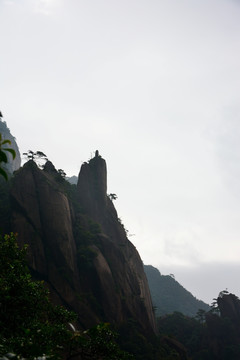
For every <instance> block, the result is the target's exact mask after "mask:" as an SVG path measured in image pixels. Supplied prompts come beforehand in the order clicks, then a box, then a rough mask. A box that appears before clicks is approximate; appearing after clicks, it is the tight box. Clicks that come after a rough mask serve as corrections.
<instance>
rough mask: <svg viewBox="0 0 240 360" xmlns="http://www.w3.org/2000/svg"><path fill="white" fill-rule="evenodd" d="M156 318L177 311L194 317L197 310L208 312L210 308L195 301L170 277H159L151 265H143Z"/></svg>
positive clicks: (201, 302)
mask: <svg viewBox="0 0 240 360" xmlns="http://www.w3.org/2000/svg"><path fill="white" fill-rule="evenodd" d="M144 271H145V273H146V276H147V279H148V284H149V288H150V292H151V296H152V302H153V306H154V307H155V313H156V316H162V315H165V314H171V313H173V312H174V311H179V312H181V313H183V314H184V315H187V316H195V315H196V313H197V311H198V310H199V309H203V310H205V311H208V310H209V309H210V307H209V306H208V305H207V304H205V303H204V302H203V301H201V300H198V299H196V298H195V297H194V296H193V295H192V294H191V293H190V292H189V291H187V290H186V289H185V288H184V287H183V286H182V285H180V284H179V283H178V282H177V281H176V280H175V279H174V278H173V277H171V276H170V275H161V274H160V272H159V270H158V269H156V268H155V267H153V266H151V265H144Z"/></svg>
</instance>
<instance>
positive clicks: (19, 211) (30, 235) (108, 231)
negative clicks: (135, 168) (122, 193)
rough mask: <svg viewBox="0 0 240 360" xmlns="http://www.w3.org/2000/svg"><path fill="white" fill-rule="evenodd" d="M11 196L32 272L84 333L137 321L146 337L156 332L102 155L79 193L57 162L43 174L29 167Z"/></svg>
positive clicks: (88, 167) (83, 174)
mask: <svg viewBox="0 0 240 360" xmlns="http://www.w3.org/2000/svg"><path fill="white" fill-rule="evenodd" d="M10 191H11V194H10V195H11V230H13V231H15V232H17V233H18V234H19V235H18V239H19V242H20V244H24V243H27V244H28V262H29V265H30V268H31V269H32V272H33V274H34V276H35V277H36V278H38V279H43V280H45V282H46V283H47V284H48V286H49V288H50V290H51V295H52V297H53V299H54V301H55V302H57V303H62V304H64V305H66V306H67V307H68V308H69V309H72V310H74V311H76V312H77V313H78V315H79V324H81V326H82V327H83V328H86V327H89V326H92V325H94V324H96V322H99V321H108V322H111V323H115V324H121V323H124V322H126V321H128V320H129V319H135V321H136V322H137V323H138V326H139V328H141V329H142V330H143V331H144V332H145V333H153V332H155V331H156V327H155V319H154V314H153V310H152V302H151V297H150V292H149V288H148V283H147V279H146V276H145V273H144V270H143V264H142V261H141V258H140V256H139V254H138V252H137V250H136V249H135V247H134V246H133V244H132V243H131V242H130V241H129V240H128V239H127V237H126V233H125V230H124V227H123V225H122V224H121V223H120V222H119V220H118V216H117V212H116V210H115V208H114V205H113V203H112V201H111V200H110V199H109V197H108V196H107V171H106V163H105V161H104V160H103V159H102V158H101V157H100V156H99V155H98V153H96V156H95V157H94V158H93V159H91V160H90V161H89V163H84V164H83V165H82V168H81V171H80V173H79V178H78V184H77V187H76V186H75V187H74V185H70V184H68V183H67V182H66V181H65V180H64V179H63V178H62V177H61V176H60V174H58V172H57V171H56V170H55V168H54V166H53V165H52V164H51V163H49V162H48V163H47V164H46V166H45V169H44V170H40V169H39V168H38V167H37V165H36V164H35V163H34V162H33V161H29V162H28V163H26V164H25V165H24V167H23V168H21V169H20V170H19V171H18V172H17V173H16V174H15V177H14V179H13V184H12V187H11V190H10Z"/></svg>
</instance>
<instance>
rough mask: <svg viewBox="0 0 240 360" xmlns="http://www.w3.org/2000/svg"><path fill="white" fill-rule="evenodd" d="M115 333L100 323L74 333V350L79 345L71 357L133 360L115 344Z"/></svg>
mask: <svg viewBox="0 0 240 360" xmlns="http://www.w3.org/2000/svg"><path fill="white" fill-rule="evenodd" d="M117 337H118V335H117V333H116V332H114V331H112V330H111V329H110V324H108V323H101V324H98V325H96V326H95V327H93V328H91V329H89V330H87V331H84V332H83V333H78V332H76V333H75V336H74V341H75V345H73V346H75V348H77V347H78V346H79V344H80V345H81V346H80V348H78V349H77V351H75V352H74V351H73V355H72V356H76V355H80V359H82V360H85V359H86V360H87V359H91V360H100V359H101V360H133V359H134V357H133V356H132V355H130V354H129V353H127V352H125V351H122V350H121V349H120V347H119V345H118V344H117V342H116V340H117Z"/></svg>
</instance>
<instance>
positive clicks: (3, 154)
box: [0, 133, 16, 180]
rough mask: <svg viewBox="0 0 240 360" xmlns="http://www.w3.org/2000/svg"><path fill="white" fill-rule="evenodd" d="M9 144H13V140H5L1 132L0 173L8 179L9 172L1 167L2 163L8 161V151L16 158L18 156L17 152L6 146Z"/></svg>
mask: <svg viewBox="0 0 240 360" xmlns="http://www.w3.org/2000/svg"><path fill="white" fill-rule="evenodd" d="M6 144H9V145H11V141H10V140H3V139H2V134H1V133H0V175H1V176H3V177H4V178H5V180H7V179H8V175H7V172H6V171H5V170H4V169H3V168H2V167H1V163H5V164H6V163H7V162H8V158H7V155H6V152H9V153H10V154H11V155H12V157H13V159H15V157H16V152H15V151H14V150H13V149H11V148H8V147H6V146H5V147H4V145H6Z"/></svg>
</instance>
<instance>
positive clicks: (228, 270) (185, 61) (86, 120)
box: [0, 0, 240, 303]
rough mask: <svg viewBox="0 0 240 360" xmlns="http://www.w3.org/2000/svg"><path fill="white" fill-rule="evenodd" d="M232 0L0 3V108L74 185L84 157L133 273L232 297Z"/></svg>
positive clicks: (237, 221)
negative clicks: (96, 173)
mask: <svg viewBox="0 0 240 360" xmlns="http://www.w3.org/2000/svg"><path fill="white" fill-rule="evenodd" d="M239 19H240V1H237V0H182V1H179V0H121V1H119V0H118V1H117V0H102V1H101V0H0V46H1V52H0V53H1V55H0V110H1V111H2V113H3V116H4V120H5V121H6V122H7V124H8V126H9V128H10V130H11V132H12V134H13V135H14V136H15V137H16V138H17V142H18V145H19V147H20V151H21V153H22V152H25V151H27V150H28V149H31V150H34V151H36V150H40V151H43V152H44V153H46V154H47V156H48V158H49V159H50V160H51V161H52V162H53V163H54V165H55V166H56V168H62V169H64V170H65V172H66V173H67V174H68V175H74V174H75V175H77V174H78V172H79V169H80V166H81V164H82V162H83V161H87V160H89V158H90V157H91V154H94V151H95V150H96V149H98V150H99V152H100V154H101V155H102V157H103V158H105V159H106V161H107V166H108V192H109V193H110V192H112V193H116V194H117V195H118V200H117V201H116V202H115V205H116V208H117V211H118V214H119V217H121V218H122V220H123V223H124V224H125V226H126V228H127V229H128V230H129V233H130V234H131V235H134V236H130V237H129V238H130V240H131V241H132V242H133V243H134V245H135V246H136V247H137V249H138V251H139V253H140V255H141V257H142V259H143V261H144V263H145V264H151V265H154V266H156V267H157V268H158V269H159V270H160V271H161V273H162V274H169V273H174V274H175V278H176V280H178V281H179V282H180V283H181V284H182V285H183V286H185V287H186V288H187V289H188V290H189V291H191V292H192V293H193V295H195V296H196V297H198V298H200V299H202V300H204V301H206V302H208V303H210V302H211V300H212V298H213V297H216V296H217V295H218V293H219V292H220V291H221V290H224V289H225V288H228V290H229V291H231V292H233V293H235V294H236V295H238V296H240V285H239V278H240V181H239V179H240V141H239V139H240V102H239V97H240V20H239Z"/></svg>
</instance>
